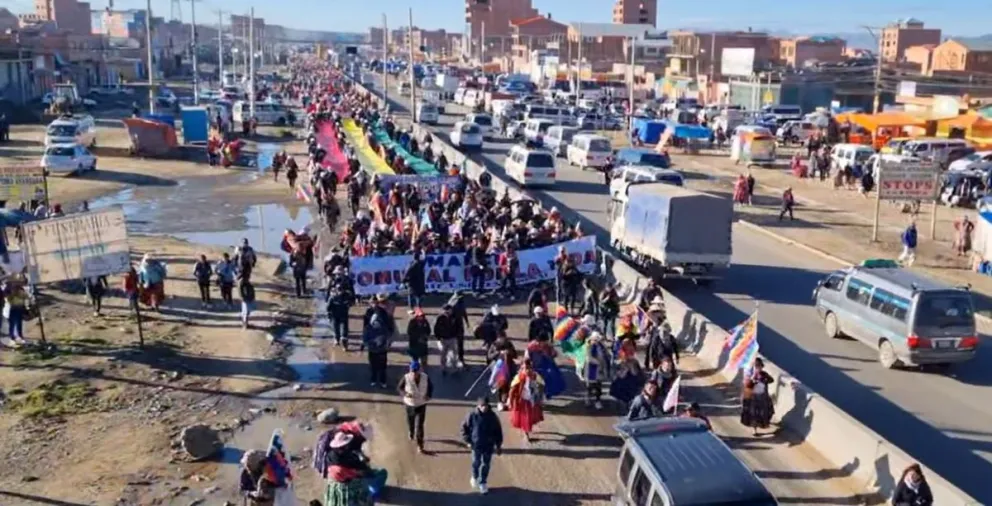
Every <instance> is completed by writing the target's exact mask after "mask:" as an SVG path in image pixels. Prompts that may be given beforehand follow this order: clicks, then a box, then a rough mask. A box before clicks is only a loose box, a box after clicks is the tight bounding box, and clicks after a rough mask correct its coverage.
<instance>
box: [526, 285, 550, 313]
mask: <svg viewBox="0 0 992 506" xmlns="http://www.w3.org/2000/svg"><path fill="white" fill-rule="evenodd" d="M544 290H545V284H544V283H538V285H537V286H535V287H534V288H533V289H532V290H531V291H530V294H529V295H527V313H528V314H534V309H535V308H538V307H540V308H541V309H543V310H544V311H545V312H547V310H548V297H547V295H545V293H544Z"/></svg>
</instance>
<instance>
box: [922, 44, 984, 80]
mask: <svg viewBox="0 0 992 506" xmlns="http://www.w3.org/2000/svg"><path fill="white" fill-rule="evenodd" d="M931 70H932V73H933V74H941V73H943V74H969V73H970V74H992V41H987V40H979V39H949V40H947V41H946V42H944V43H943V44H940V45H939V46H937V47H936V48H934V50H933V57H932V66H931Z"/></svg>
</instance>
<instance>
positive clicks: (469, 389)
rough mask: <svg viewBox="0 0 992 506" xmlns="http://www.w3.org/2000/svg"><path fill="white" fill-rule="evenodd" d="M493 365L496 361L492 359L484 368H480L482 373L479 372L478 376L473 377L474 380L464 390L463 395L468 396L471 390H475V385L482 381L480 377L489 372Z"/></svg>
mask: <svg viewBox="0 0 992 506" xmlns="http://www.w3.org/2000/svg"><path fill="white" fill-rule="evenodd" d="M495 365H496V361H495V360H493V361H492V362H491V363H490V364H489V365H487V366H486V368H485V369H483V370H482V374H480V375H479V377H478V378H475V382H474V383H472V386H470V387H468V390H466V391H465V397H468V395H469V394H470V393H472V390H475V387H476V386H477V385H478V384H479V382H480V381H482V377H483V376H485V375H486V373H487V372H489V370H490V369H492V368H493V366H495Z"/></svg>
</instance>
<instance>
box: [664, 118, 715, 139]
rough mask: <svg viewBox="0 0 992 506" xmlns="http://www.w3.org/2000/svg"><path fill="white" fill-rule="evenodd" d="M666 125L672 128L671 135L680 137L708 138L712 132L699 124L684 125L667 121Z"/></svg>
mask: <svg viewBox="0 0 992 506" xmlns="http://www.w3.org/2000/svg"><path fill="white" fill-rule="evenodd" d="M668 127H670V128H674V129H675V131H674V132H672V135H674V136H675V137H679V138H682V139H709V138H710V134H711V133H712V132H711V131H710V129H709V128H706V127H704V126H701V125H686V124H676V123H672V122H668Z"/></svg>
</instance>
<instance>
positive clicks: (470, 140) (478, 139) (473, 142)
mask: <svg viewBox="0 0 992 506" xmlns="http://www.w3.org/2000/svg"><path fill="white" fill-rule="evenodd" d="M448 139H449V140H450V141H451V144H453V145H454V146H455V147H456V148H458V149H482V142H483V139H482V130H481V129H480V128H479V125H476V124H475V123H469V122H467V121H459V122H458V123H455V126H454V128H452V129H451V133H450V134H448Z"/></svg>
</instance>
